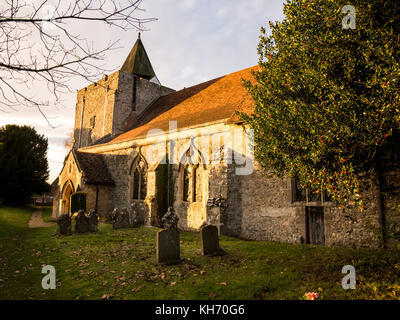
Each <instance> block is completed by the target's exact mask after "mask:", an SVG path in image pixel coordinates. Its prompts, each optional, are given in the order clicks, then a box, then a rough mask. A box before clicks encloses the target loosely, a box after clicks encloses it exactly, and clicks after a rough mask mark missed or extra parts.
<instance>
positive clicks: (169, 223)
mask: <svg viewBox="0 0 400 320" xmlns="http://www.w3.org/2000/svg"><path fill="white" fill-rule="evenodd" d="M178 221H179V217H178V216H177V215H176V214H175V211H174V209H173V208H172V207H168V211H167V213H166V214H164V216H163V217H162V219H161V223H162V225H163V227H164V228H166V229H171V228H175V229H176V228H178Z"/></svg>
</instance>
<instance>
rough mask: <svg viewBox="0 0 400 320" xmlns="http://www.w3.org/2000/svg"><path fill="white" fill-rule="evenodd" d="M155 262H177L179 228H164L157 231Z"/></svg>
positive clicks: (178, 259)
mask: <svg viewBox="0 0 400 320" xmlns="http://www.w3.org/2000/svg"><path fill="white" fill-rule="evenodd" d="M156 249H157V250H156V259H157V263H170V264H172V263H177V262H179V261H180V243H179V230H178V229H175V228H172V229H164V230H160V231H158V232H157V248H156Z"/></svg>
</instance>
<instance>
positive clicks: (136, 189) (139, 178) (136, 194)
mask: <svg viewBox="0 0 400 320" xmlns="http://www.w3.org/2000/svg"><path fill="white" fill-rule="evenodd" d="M132 189H133V192H132V199H133V200H144V199H145V198H146V196H147V177H146V163H145V162H144V160H143V159H142V158H140V159H139V161H138V162H137V164H136V165H135V166H134V167H133V181H132Z"/></svg>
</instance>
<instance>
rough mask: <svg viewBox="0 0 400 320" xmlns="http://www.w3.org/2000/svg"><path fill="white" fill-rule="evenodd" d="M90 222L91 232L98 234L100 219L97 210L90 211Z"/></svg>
mask: <svg viewBox="0 0 400 320" xmlns="http://www.w3.org/2000/svg"><path fill="white" fill-rule="evenodd" d="M88 222H89V232H97V231H98V219H97V213H96V211H95V210H92V211H90V213H89V215H88Z"/></svg>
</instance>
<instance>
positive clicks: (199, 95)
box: [109, 66, 258, 144]
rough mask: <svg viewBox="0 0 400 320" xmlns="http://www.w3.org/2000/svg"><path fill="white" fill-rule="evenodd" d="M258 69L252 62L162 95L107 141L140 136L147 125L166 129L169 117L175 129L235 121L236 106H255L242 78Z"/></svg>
mask: <svg viewBox="0 0 400 320" xmlns="http://www.w3.org/2000/svg"><path fill="white" fill-rule="evenodd" d="M257 69H258V66H254V67H251V68H247V69H244V70H240V71H237V72H234V73H231V74H228V75H226V76H223V77H220V78H216V79H213V80H209V81H207V82H203V83H201V84H198V85H195V86H193V87H190V88H185V89H182V90H180V91H176V92H173V93H170V94H168V95H165V96H162V97H160V98H159V99H157V100H156V101H155V102H154V103H153V104H151V105H150V106H149V107H148V108H147V109H146V110H145V111H144V112H143V114H142V115H141V116H140V117H139V118H136V119H133V120H132V121H128V123H129V125H128V127H127V128H125V130H126V132H125V133H122V134H121V135H119V136H118V137H116V138H114V139H113V140H111V141H110V142H109V143H110V144H111V143H114V142H119V141H125V140H132V139H137V138H143V137H145V136H146V135H147V132H148V131H149V130H150V129H161V130H164V131H165V132H167V131H168V129H169V121H170V120H176V121H177V126H178V130H179V129H182V128H188V127H192V126H197V125H201V124H206V123H209V122H215V121H219V120H226V121H233V122H235V121H237V120H238V117H237V116H236V114H235V111H236V110H237V111H243V112H246V113H251V110H252V109H253V107H254V100H253V99H252V97H251V95H250V94H249V92H248V91H247V90H246V89H245V88H244V87H243V85H242V81H241V80H242V78H243V79H246V80H252V81H253V77H252V75H251V70H257Z"/></svg>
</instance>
